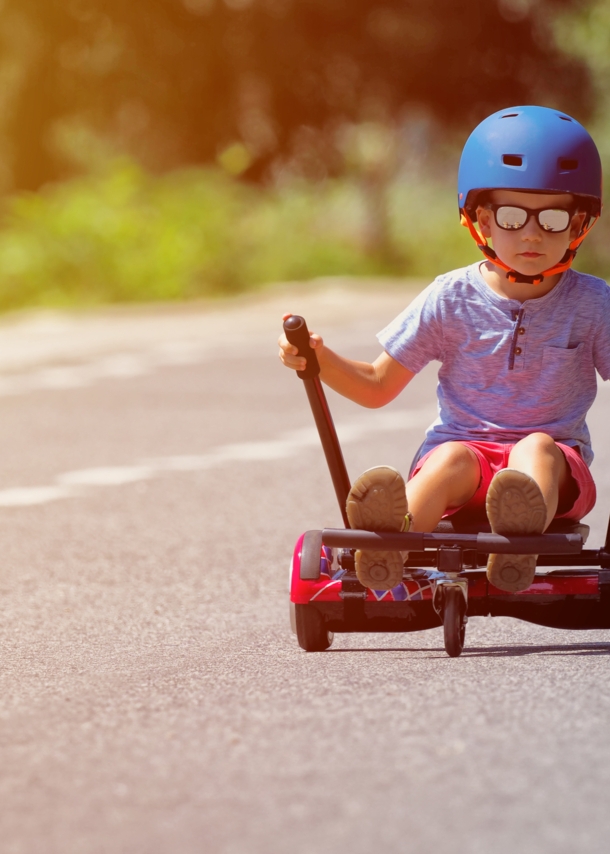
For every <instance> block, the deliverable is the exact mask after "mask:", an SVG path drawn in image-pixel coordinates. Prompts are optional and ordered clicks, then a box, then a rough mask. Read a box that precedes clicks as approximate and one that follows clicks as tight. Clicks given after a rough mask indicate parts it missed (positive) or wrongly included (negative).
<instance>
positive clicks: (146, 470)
mask: <svg viewBox="0 0 610 854" xmlns="http://www.w3.org/2000/svg"><path fill="white" fill-rule="evenodd" d="M431 417H432V413H431V411H430V409H429V408H425V409H415V410H410V411H406V410H402V411H401V410H393V411H389V412H378V411H377V412H375V413H372V412H371V413H365V414H363V415H361V416H359V417H358V418H356V419H354V420H353V421H350V422H348V423H343V424H338V425H337V433H338V435H339V438H340V441H341V443H342V444H347V443H349V442H357V441H359V440H361V439H364V438H366V437H367V436H369V435H371V434H374V433H379V432H390V431H399V430H407V429H410V428H417V429H421V430H423V429H424V427H425V426H426V425H427V424H428V423H429V422H430V420H431ZM319 442H320V440H319V438H318V434H317V432H316V430H315V428H314V427H311V428H304V429H300V430H293V431H291V432H289V433H284V434H281V435H280V436H278V437H277V438H276V439H268V440H264V441H259V442H234V443H231V444H227V445H218V446H217V447H215V448H212V449H211V450H210V451H209V453H207V454H195V455H185V456H170V457H159V458H155V459H147V460H142V461H140V462H139V463H137V464H135V465H129V466H108V467H98V468H89V469H77V470H75V471H69V472H63V473H62V474H60V475H58V476H57V477H56V479H55V481H56V482H55V485H51V486H26V487H15V488H11V489H2V490H0V507H28V506H32V505H34V504H46V503H48V502H49V501H56V500H58V499H60V498H70V497H73V496H75V495H80V494H82V492H83V490H84V489H86V488H87V487H96V486H120V485H122V484H127V483H136V482H138V481H142V480H148V479H149V478H151V477H155V476H156V475H161V474H163V473H167V472H169V471H177V472H178V471H181V472H195V471H205V470H207V469H211V468H214V467H216V466H220V465H223V464H225V463H231V462H260V461H269V460H279V459H286V458H288V457H290V456H291V455H292V454H294V453H295V452H298V451H300V450H303V449H305V448H315V447H318V446H319Z"/></svg>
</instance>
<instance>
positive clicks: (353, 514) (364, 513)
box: [346, 466, 408, 590]
mask: <svg viewBox="0 0 610 854" xmlns="http://www.w3.org/2000/svg"><path fill="white" fill-rule="evenodd" d="M346 510H347V518H348V520H349V523H350V525H351V527H352V528H358V529H360V530H364V531H402V530H403V528H404V524H405V516H406V514H407V510H408V506H407V496H406V492H405V482H404V480H403V478H402V475H401V474H400V472H398V471H396V469H393V468H391V466H376V467H375V468H372V469H368V471H365V472H363V474H361V475H360V477H359V478H357V480H356V481H355V482H354V485H353V486H352V488H351V489H350V492H349V495H348V498H347V504H346ZM355 566H356V575H357V576H358V581H359V582H360V584H362V585H363V586H364V587H369V588H371V589H372V590H391V589H392V588H393V587H396V586H397V585H399V584H400V583H401V581H402V575H403V557H402V555H401V554H400V552H385V551H384V552H373V551H361V550H358V551H357V552H356V554H355Z"/></svg>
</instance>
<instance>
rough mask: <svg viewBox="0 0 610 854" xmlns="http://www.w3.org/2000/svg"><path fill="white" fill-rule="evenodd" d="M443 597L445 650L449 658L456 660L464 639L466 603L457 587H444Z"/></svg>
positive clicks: (462, 647)
mask: <svg viewBox="0 0 610 854" xmlns="http://www.w3.org/2000/svg"><path fill="white" fill-rule="evenodd" d="M444 595H445V602H444V608H443V628H444V630H445V649H446V650H447V654H448V655H450V656H451V658H457V657H458V655H461V652H462V650H463V649H464V639H465V637H466V602H465V601H464V596H463V594H462V591H461V590H460V589H459V588H458V587H446V588H445V591H444Z"/></svg>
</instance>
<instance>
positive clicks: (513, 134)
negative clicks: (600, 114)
mask: <svg viewBox="0 0 610 854" xmlns="http://www.w3.org/2000/svg"><path fill="white" fill-rule="evenodd" d="M491 189H504V190H519V191H521V192H538V193H572V194H573V195H575V196H579V197H581V198H582V201H583V202H585V204H586V206H587V210H588V212H589V214H590V216H592V217H596V216H599V214H600V211H601V198H602V167H601V161H600V158H599V152H598V151H597V148H596V146H595V143H594V142H593V140H592V139H591V136H590V135H589V134H588V133H587V131H586V130H585V128H584V127H583V126H582V125H581V124H580V123H579V122H577V121H576V120H575V119H573V118H571V117H570V116H568V115H566V114H565V113H562V112H561V111H559V110H552V109H549V108H548V107H509V108H508V109H506V110H500V111H499V112H498V113H494V114H493V115H491V116H489V117H488V118H486V119H485V120H484V121H482V122H481V124H480V125H478V126H477V127H476V128H475V129H474V130H473V132H472V133H471V134H470V136H469V137H468V140H467V141H466V145H465V146H464V150H463V151H462V158H461V160H460V168H459V173H458V204H459V207H460V212H463V211H465V212H466V213H467V214H468V215H469V216H470V218H471V219H472V220H473V221H475V220H476V204H477V203H476V198H477V196H478V195H479V194H480V192H481V191H484V190H491Z"/></svg>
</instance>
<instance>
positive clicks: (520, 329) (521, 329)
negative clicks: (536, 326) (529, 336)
mask: <svg viewBox="0 0 610 854" xmlns="http://www.w3.org/2000/svg"><path fill="white" fill-rule="evenodd" d="M519 335H525V326H520V327H519Z"/></svg>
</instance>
